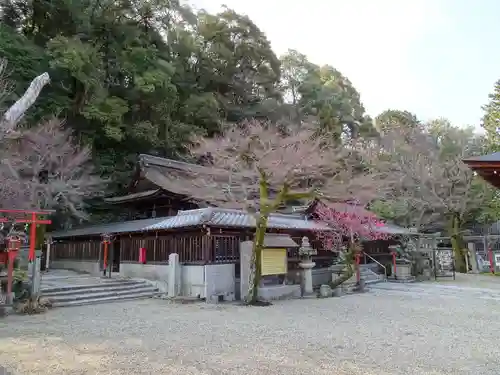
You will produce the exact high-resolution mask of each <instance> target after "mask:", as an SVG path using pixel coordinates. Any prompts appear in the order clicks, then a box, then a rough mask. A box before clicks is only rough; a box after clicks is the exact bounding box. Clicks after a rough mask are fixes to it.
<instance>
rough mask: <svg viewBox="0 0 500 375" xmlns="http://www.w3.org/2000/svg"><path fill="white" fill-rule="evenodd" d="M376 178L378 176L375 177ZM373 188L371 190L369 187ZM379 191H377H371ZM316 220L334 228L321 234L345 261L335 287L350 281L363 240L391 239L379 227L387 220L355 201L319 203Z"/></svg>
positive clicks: (315, 213) (324, 240)
mask: <svg viewBox="0 0 500 375" xmlns="http://www.w3.org/2000/svg"><path fill="white" fill-rule="evenodd" d="M372 181H373V182H375V181H376V179H375V178H373V179H372ZM369 190H371V189H369ZM372 191H373V192H376V191H377V190H376V189H375V190H372ZM314 215H315V217H316V220H318V221H319V222H321V223H324V224H327V225H328V226H329V227H330V228H332V230H331V231H324V232H320V233H319V238H321V239H322V240H323V242H324V243H325V245H326V247H327V248H329V249H331V250H332V251H336V252H338V253H339V256H340V258H341V259H342V260H343V262H344V265H345V269H344V273H343V275H342V276H341V277H339V278H338V279H336V280H335V282H333V283H332V285H331V286H332V287H333V288H335V287H337V286H339V285H341V284H342V283H344V282H345V281H347V280H349V279H350V278H351V277H352V276H353V274H354V272H355V267H353V265H354V261H355V259H356V256H360V255H361V251H362V245H361V242H362V241H376V240H384V239H387V238H388V235H387V234H386V233H384V232H382V231H380V230H377V228H379V227H383V226H384V223H383V222H382V221H380V220H379V219H378V218H377V216H376V215H375V214H373V213H371V212H368V211H366V210H365V209H364V207H363V206H362V205H360V204H359V203H358V202H356V201H348V202H342V203H334V204H325V203H323V202H319V203H318V204H317V205H316V206H315V209H314Z"/></svg>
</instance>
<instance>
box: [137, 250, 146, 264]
mask: <svg viewBox="0 0 500 375" xmlns="http://www.w3.org/2000/svg"><path fill="white" fill-rule="evenodd" d="M139 263H140V264H146V248H144V247H140V248H139Z"/></svg>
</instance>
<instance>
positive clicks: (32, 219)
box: [0, 209, 54, 262]
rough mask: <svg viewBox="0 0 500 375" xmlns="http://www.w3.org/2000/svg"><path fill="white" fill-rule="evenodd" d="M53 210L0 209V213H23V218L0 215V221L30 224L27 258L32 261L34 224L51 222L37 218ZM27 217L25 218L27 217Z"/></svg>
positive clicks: (34, 240)
mask: <svg viewBox="0 0 500 375" xmlns="http://www.w3.org/2000/svg"><path fill="white" fill-rule="evenodd" d="M53 212H54V210H38V211H32V210H7V209H0V213H4V214H7V215H9V214H10V216H20V215H24V218H22V219H21V218H14V219H12V218H10V219H9V217H1V218H0V223H8V222H12V223H13V224H21V223H23V224H31V227H30V236H29V244H30V250H29V256H28V260H29V261H30V262H32V261H33V260H35V242H36V224H51V223H52V221H51V220H38V218H39V217H40V216H42V215H50V214H51V213H53ZM26 216H27V217H28V218H27V217H26Z"/></svg>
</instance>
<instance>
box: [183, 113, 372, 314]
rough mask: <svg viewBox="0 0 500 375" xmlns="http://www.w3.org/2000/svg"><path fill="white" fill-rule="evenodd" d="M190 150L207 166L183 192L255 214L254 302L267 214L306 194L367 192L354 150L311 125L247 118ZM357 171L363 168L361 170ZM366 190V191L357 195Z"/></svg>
mask: <svg viewBox="0 0 500 375" xmlns="http://www.w3.org/2000/svg"><path fill="white" fill-rule="evenodd" d="M194 144H195V146H194V147H193V149H192V153H193V154H195V155H198V156H203V158H204V160H206V161H207V162H209V163H210V168H208V169H204V168H201V169H200V171H197V170H196V169H198V168H196V169H193V171H192V172H193V178H192V180H191V181H189V182H186V181H179V189H180V190H181V192H182V193H184V194H186V195H188V196H191V197H195V198H200V197H204V198H205V199H206V200H208V201H210V202H211V203H212V204H216V205H218V206H226V207H231V208H244V209H246V210H247V211H248V212H250V213H251V214H252V215H254V217H255V222H256V231H255V237H254V246H253V256H252V272H251V280H250V281H251V282H250V285H251V288H250V290H249V293H248V296H247V298H246V300H247V302H248V303H250V304H253V303H255V302H256V301H257V297H258V295H257V292H258V290H257V288H258V286H259V283H260V279H261V274H260V272H261V270H260V264H261V256H262V249H263V243H264V235H265V233H266V229H267V223H268V220H269V215H270V214H271V213H273V212H275V211H276V210H278V209H279V208H280V207H281V206H282V205H284V204H287V203H291V202H294V203H297V202H300V201H302V200H304V199H306V198H311V197H313V196H321V197H322V199H326V200H329V199H335V200H338V199H339V198H340V199H350V198H353V196H357V195H358V193H359V195H361V199H364V198H365V197H367V196H368V194H367V191H370V190H371V188H370V186H374V184H373V183H371V181H370V179H367V178H366V176H365V175H364V174H363V173H362V170H363V168H362V167H361V166H360V159H359V154H358V152H357V150H356V148H354V145H353V147H351V148H348V147H341V146H338V145H336V144H334V143H333V141H332V138H331V137H328V136H326V135H321V134H320V135H318V133H317V131H316V129H315V128H314V127H304V126H302V127H301V128H300V129H290V128H289V129H283V128H277V127H276V126H274V125H272V124H262V123H258V122H255V121H254V122H245V123H243V124H241V125H240V126H238V127H230V128H228V129H227V130H226V131H225V132H224V133H223V135H221V136H219V137H215V138H212V139H211V138H198V139H196V140H194ZM360 169H361V170H360ZM361 193H364V194H361Z"/></svg>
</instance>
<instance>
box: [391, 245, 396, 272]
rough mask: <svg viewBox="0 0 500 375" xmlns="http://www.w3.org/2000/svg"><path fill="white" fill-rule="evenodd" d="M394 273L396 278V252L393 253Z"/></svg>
mask: <svg viewBox="0 0 500 375" xmlns="http://www.w3.org/2000/svg"><path fill="white" fill-rule="evenodd" d="M392 272H393V273H394V275H392V276H394V277H396V252H395V251H393V252H392Z"/></svg>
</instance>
